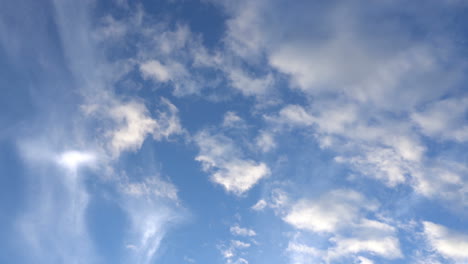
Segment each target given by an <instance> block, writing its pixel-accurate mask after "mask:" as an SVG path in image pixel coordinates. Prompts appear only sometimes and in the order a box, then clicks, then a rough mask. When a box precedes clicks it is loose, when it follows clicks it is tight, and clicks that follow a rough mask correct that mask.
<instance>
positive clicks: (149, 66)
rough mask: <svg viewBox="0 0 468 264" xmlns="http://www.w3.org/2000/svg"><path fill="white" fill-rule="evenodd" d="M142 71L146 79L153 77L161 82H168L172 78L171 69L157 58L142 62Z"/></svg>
mask: <svg viewBox="0 0 468 264" xmlns="http://www.w3.org/2000/svg"><path fill="white" fill-rule="evenodd" d="M140 71H141V73H142V75H143V77H144V78H145V79H149V78H152V79H154V80H156V81H159V82H167V81H169V80H170V79H171V78H172V77H171V73H170V70H169V69H168V68H167V67H166V66H164V65H162V64H161V63H160V62H159V61H157V60H150V61H147V62H144V63H142V64H140Z"/></svg>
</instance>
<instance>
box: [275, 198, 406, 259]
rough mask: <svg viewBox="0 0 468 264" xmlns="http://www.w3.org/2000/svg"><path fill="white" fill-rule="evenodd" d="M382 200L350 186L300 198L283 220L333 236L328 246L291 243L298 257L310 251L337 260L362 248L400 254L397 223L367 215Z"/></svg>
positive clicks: (387, 254)
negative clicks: (309, 197) (393, 223)
mask: <svg viewBox="0 0 468 264" xmlns="http://www.w3.org/2000/svg"><path fill="white" fill-rule="evenodd" d="M378 209H379V204H378V203H377V202H375V201H372V200H368V199H367V198H366V197H364V196H363V195H362V194H360V193H358V192H355V191H351V190H344V189H340V190H334V191H331V192H329V193H326V194H324V195H323V196H321V197H319V198H318V199H316V200H300V201H297V202H296V203H294V204H292V206H291V207H290V208H289V209H288V211H287V213H286V214H285V216H284V217H283V220H284V221H286V222H287V223H289V224H290V225H292V226H294V227H295V228H297V229H299V230H307V231H310V232H312V233H313V234H315V235H317V236H325V237H326V236H330V238H329V241H330V242H331V243H332V245H331V246H330V247H328V248H327V249H326V250H323V249H318V248H315V247H310V246H307V245H303V244H301V243H299V244H296V242H294V241H292V242H291V243H290V246H289V247H288V250H289V251H293V252H295V253H296V255H293V256H294V257H295V258H297V257H300V256H303V255H311V256H316V257H318V258H321V259H323V260H328V261H331V260H336V259H339V258H341V257H345V256H353V255H355V254H358V253H361V252H370V253H372V254H375V255H379V256H381V257H384V258H387V259H395V258H401V257H402V253H401V250H400V243H399V240H398V238H397V237H396V234H395V232H396V230H395V228H394V227H392V226H390V225H388V224H386V223H384V222H380V221H378V220H374V219H369V218H367V217H366V215H367V214H369V213H376V212H377V210H378Z"/></svg>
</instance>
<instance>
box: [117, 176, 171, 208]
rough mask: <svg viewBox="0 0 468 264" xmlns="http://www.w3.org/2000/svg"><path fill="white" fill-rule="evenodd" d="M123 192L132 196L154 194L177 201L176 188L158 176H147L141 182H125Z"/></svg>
mask: <svg viewBox="0 0 468 264" xmlns="http://www.w3.org/2000/svg"><path fill="white" fill-rule="evenodd" d="M122 188H123V192H124V193H126V194H128V195H131V196H134V197H145V196H152V195H154V196H156V197H161V198H168V199H170V200H173V201H175V202H177V201H178V197H177V192H178V190H177V188H176V187H175V186H174V185H173V184H171V183H170V182H167V181H164V180H162V179H161V178H160V177H157V176H155V177H147V178H145V179H144V181H143V182H135V183H133V182H132V183H126V184H124V185H123V186H122Z"/></svg>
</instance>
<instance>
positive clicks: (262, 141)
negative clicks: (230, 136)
mask: <svg viewBox="0 0 468 264" xmlns="http://www.w3.org/2000/svg"><path fill="white" fill-rule="evenodd" d="M255 145H256V146H257V147H258V148H260V150H261V151H262V152H268V151H270V150H272V149H274V148H275V147H276V142H275V139H274V137H273V135H272V134H271V133H269V132H267V131H261V132H260V134H259V135H258V136H257V138H256V140H255Z"/></svg>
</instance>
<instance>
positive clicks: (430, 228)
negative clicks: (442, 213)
mask: <svg viewBox="0 0 468 264" xmlns="http://www.w3.org/2000/svg"><path fill="white" fill-rule="evenodd" d="M423 226H424V235H425V236H426V238H427V240H428V242H429V244H430V246H431V247H432V248H433V249H434V250H435V251H437V252H438V253H439V254H441V255H442V256H444V257H446V258H448V259H452V260H454V261H456V263H465V262H466V261H468V252H467V251H466V248H467V247H468V235H467V234H463V233H460V232H457V231H454V230H450V229H448V228H447V227H445V226H442V225H439V224H435V223H432V222H428V221H425V222H423Z"/></svg>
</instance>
